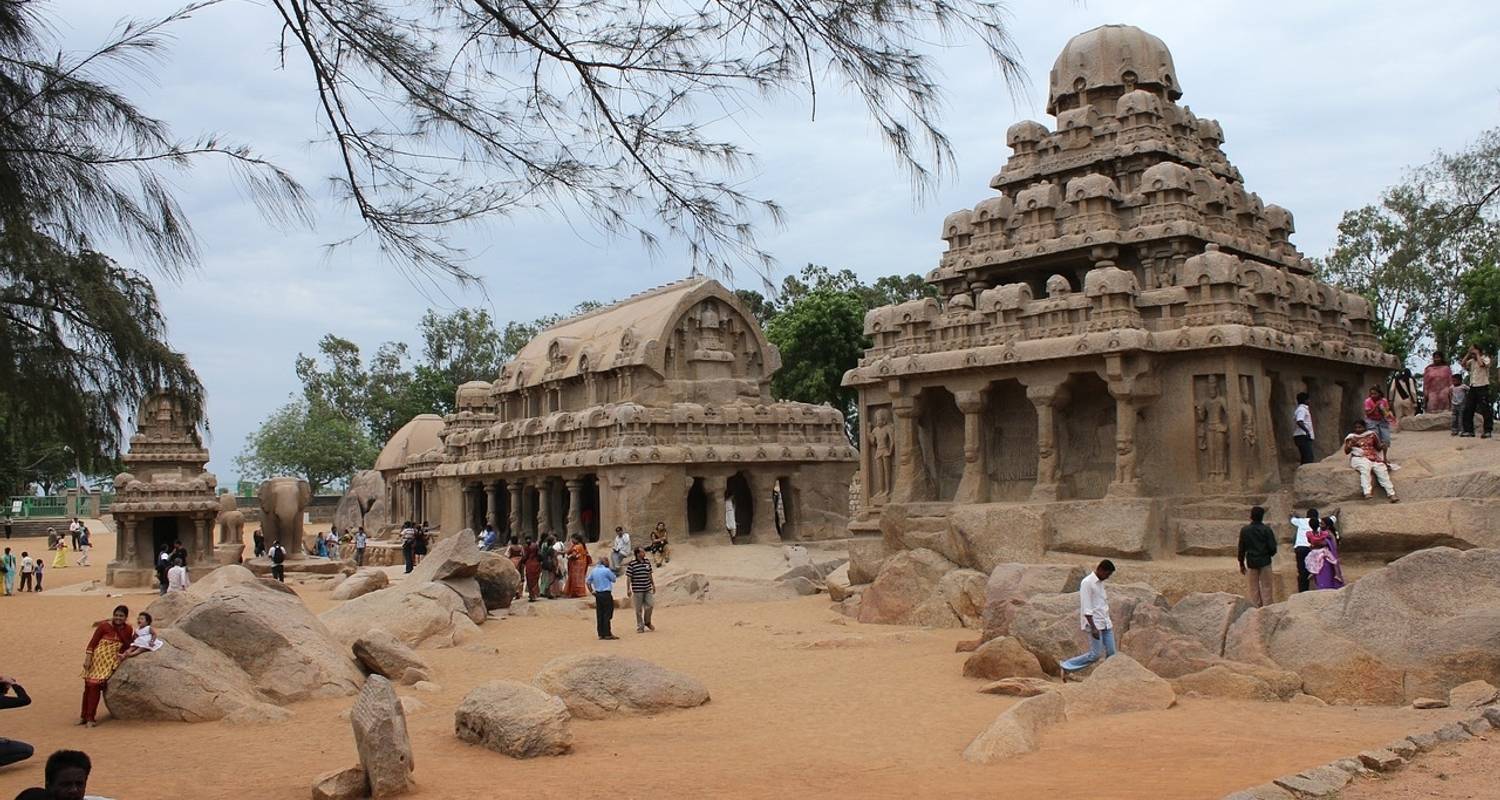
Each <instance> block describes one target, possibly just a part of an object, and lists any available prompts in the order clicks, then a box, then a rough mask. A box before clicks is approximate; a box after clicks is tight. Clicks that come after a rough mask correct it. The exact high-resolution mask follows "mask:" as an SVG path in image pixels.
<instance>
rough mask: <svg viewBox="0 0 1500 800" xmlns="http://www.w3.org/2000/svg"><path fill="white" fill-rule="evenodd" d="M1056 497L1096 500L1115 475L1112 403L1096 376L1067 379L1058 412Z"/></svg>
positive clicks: (1107, 386) (1082, 374) (1113, 407)
mask: <svg viewBox="0 0 1500 800" xmlns="http://www.w3.org/2000/svg"><path fill="white" fill-rule="evenodd" d="M1057 413H1058V426H1057V427H1058V436H1057V453H1058V473H1059V475H1058V478H1059V480H1058V484H1059V487H1058V488H1059V491H1058V496H1059V498H1060V499H1070V500H1097V499H1099V498H1101V497H1103V496H1104V494H1105V492H1107V491H1109V482H1110V481H1111V480H1113V479H1114V475H1115V400H1114V398H1113V397H1111V396H1110V394H1109V385H1108V384H1106V383H1105V382H1104V379H1103V378H1100V377H1099V376H1098V375H1097V374H1094V373H1092V372H1090V373H1081V374H1075V375H1073V376H1072V377H1071V378H1069V379H1068V402H1067V404H1066V405H1064V406H1063V407H1062V408H1059V409H1058V412H1057Z"/></svg>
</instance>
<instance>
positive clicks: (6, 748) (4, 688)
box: [0, 676, 35, 767]
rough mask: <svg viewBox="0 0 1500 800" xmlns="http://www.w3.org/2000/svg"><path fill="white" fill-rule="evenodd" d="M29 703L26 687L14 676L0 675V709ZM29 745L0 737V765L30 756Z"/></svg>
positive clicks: (18, 706) (29, 697) (20, 706)
mask: <svg viewBox="0 0 1500 800" xmlns="http://www.w3.org/2000/svg"><path fill="white" fill-rule="evenodd" d="M29 705H31V695H28V694H26V688H25V687H23V686H22V685H21V684H19V683H16V679H15V678H10V677H4V676H0V709H6V708H22V707H24V706H29ZM33 752H35V751H33V750H32V748H31V745H29V744H27V743H25V742H18V741H15V740H14V739H3V738H0V767H3V766H6V765H8V764H14V763H16V762H17V761H25V760H26V759H28V758H31V755H32V753H33Z"/></svg>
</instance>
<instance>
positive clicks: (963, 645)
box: [953, 639, 980, 653]
mask: <svg viewBox="0 0 1500 800" xmlns="http://www.w3.org/2000/svg"><path fill="white" fill-rule="evenodd" d="M979 645H980V640H979V639H968V640H966V641H962V642H959V643H958V644H955V645H953V652H955V653H972V652H974V651H975V650H978V649H979Z"/></svg>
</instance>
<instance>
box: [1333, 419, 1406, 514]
mask: <svg viewBox="0 0 1500 800" xmlns="http://www.w3.org/2000/svg"><path fill="white" fill-rule="evenodd" d="M1344 453H1345V454H1347V455H1348V456H1349V466H1351V467H1353V468H1354V470H1355V471H1356V472H1358V473H1359V489H1360V491H1361V492H1363V493H1364V496H1365V499H1366V500H1369V499H1371V498H1373V497H1374V496H1375V494H1374V487H1372V486H1371V485H1370V474H1371V473H1374V475H1375V479H1376V480H1378V481H1380V488H1382V489H1384V490H1385V493H1386V495H1387V496H1388V497H1390V499H1391V502H1392V503H1397V502H1400V501H1399V500H1397V499H1396V487H1395V485H1394V484H1392V483H1391V471H1390V468H1389V466H1388V465H1387V462H1386V449H1385V444H1384V443H1383V442H1381V441H1380V437H1379V436H1377V435H1375V432H1374V431H1372V430H1369V429H1368V428H1366V427H1365V423H1364V420H1358V419H1357V420H1355V421H1354V432H1353V433H1351V434H1349V435H1348V436H1345V437H1344Z"/></svg>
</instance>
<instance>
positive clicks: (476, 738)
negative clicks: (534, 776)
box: [453, 681, 573, 758]
mask: <svg viewBox="0 0 1500 800" xmlns="http://www.w3.org/2000/svg"><path fill="white" fill-rule="evenodd" d="M570 719H572V715H571V714H569V713H568V707H567V705H566V704H564V703H563V701H562V700H561V699H560V698H557V697H554V696H552V695H550V694H547V693H546V692H544V691H542V690H540V689H537V688H535V687H533V686H527V685H526V684H524V683H516V682H515V681H491V682H489V683H487V684H485V685H483V686H480V687H478V688H477V689H474V690H473V691H471V692H469V693H468V694H467V695H464V699H463V702H461V703H459V704H458V710H457V711H456V712H454V714H453V732H454V735H456V736H458V738H459V739H462V740H463V741H465V742H468V743H470V744H477V745H480V746H482V747H487V748H489V749H491V750H494V751H495V752H497V753H504V754H505V755H508V756H510V757H512V758H535V757H536V756H558V755H562V754H563V753H566V752H568V751H570V750H572V749H573V731H572V730H571V729H569V727H568V721H569V720H570Z"/></svg>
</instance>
